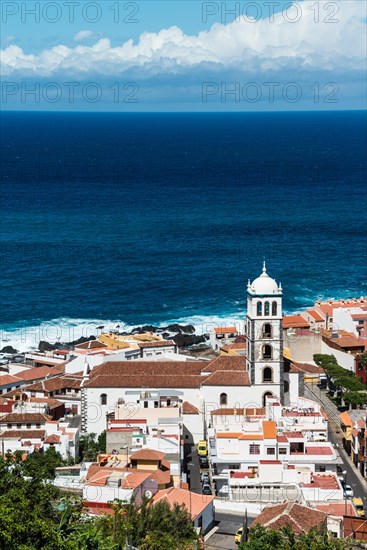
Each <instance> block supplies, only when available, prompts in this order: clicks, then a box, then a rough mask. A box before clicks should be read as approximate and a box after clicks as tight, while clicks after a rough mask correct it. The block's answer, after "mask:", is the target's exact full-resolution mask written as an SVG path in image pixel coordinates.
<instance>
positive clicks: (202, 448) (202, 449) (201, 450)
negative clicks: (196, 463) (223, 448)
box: [198, 441, 208, 456]
mask: <svg viewBox="0 0 367 550" xmlns="http://www.w3.org/2000/svg"><path fill="white" fill-rule="evenodd" d="M207 454H208V447H207V445H206V441H199V443H198V455H199V456H206V455H207Z"/></svg>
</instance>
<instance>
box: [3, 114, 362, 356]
mask: <svg viewBox="0 0 367 550" xmlns="http://www.w3.org/2000/svg"><path fill="white" fill-rule="evenodd" d="M366 145H367V143H366V113H365V112H337V113H320V112H318V113H287V114H286V113H256V114H248V113H241V114H235V113H231V114H113V113H107V114H105V113H104V114H93V113H80V114H78V113H77V114H75V113H70V114H69V113H55V114H51V113H20V112H19V113H11V112H8V113H3V114H2V115H1V158H2V168H1V202H0V209H1V289H0V292H1V296H0V297H1V326H2V340H3V342H4V341H9V342H15V344H16V345H15V347H17V348H18V349H21V348H22V347H26V346H29V344H30V342H31V341H32V342H33V344H35V343H36V342H37V340H38V339H47V338H49V339H52V338H61V339H62V340H67V339H68V338H69V337H70V339H72V336H79V335H80V334H79V333H78V331H79V332H80V331H81V330H82V331H84V334H85V333H86V332H88V333H95V331H94V328H95V327H96V326H97V325H99V324H101V323H102V324H106V323H107V324H108V323H111V324H114V323H119V324H120V326H121V327H130V326H136V325H142V324H147V323H150V324H161V325H164V324H166V323H169V322H172V321H178V322H183V323H194V324H195V325H196V326H197V328H198V332H200V331H203V330H204V331H205V330H207V329H208V327H210V326H211V324H215V323H220V322H227V321H229V320H230V321H233V322H240V320H241V319H243V317H244V314H245V305H246V285H247V280H248V278H250V279H253V278H255V277H257V276H258V275H259V274H260V273H261V268H262V262H263V259H264V258H265V259H266V264H267V269H268V273H269V275H270V276H272V277H274V278H275V279H276V280H277V281H278V282H279V281H280V282H281V283H282V286H283V293H284V301H283V307H284V311H286V312H290V311H299V310H301V309H304V308H306V307H308V306H310V305H312V303H313V301H314V300H316V299H317V298H329V297H347V296H352V297H353V296H361V295H366V294H367V286H366V280H367V277H366V267H367V260H366V234H367V233H366V226H367V208H366V202H367V191H366V181H367V178H366V176H367V173H366V157H365V151H366V149H367V148H366ZM40 327H42V330H40ZM60 327H62V328H60ZM60 330H62V331H63V332H62V334H60ZM22 331H23V332H22ZM45 331H46V332H45ZM52 331H54V332H53V333H52ZM58 331H59V332H58ZM68 331H69V332H68ZM70 331H71V333H70ZM21 332H22V334H23V335H22V336H20V334H21ZM51 333H52V334H51ZM56 333H57V335H56ZM0 344H1V342H0ZM4 345H5V344H4Z"/></svg>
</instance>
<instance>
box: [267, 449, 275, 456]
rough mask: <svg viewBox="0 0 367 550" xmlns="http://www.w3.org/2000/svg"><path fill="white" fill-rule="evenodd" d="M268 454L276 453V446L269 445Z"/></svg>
mask: <svg viewBox="0 0 367 550" xmlns="http://www.w3.org/2000/svg"><path fill="white" fill-rule="evenodd" d="M266 454H267V455H275V448H274V447H268V448H267V449H266Z"/></svg>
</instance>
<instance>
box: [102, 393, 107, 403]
mask: <svg viewBox="0 0 367 550" xmlns="http://www.w3.org/2000/svg"><path fill="white" fill-rule="evenodd" d="M101 405H107V394H106V393H101Z"/></svg>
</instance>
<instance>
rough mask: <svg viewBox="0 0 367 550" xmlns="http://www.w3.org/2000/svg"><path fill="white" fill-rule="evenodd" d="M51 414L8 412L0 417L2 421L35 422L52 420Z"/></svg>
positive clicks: (0, 421)
mask: <svg viewBox="0 0 367 550" xmlns="http://www.w3.org/2000/svg"><path fill="white" fill-rule="evenodd" d="M51 418H52V417H51V416H50V415H48V414H43V413H32V412H30V413H8V414H5V415H4V416H2V417H1V418H0V423H7V424H9V423H11V422H13V423H19V424H27V423H32V422H33V423H35V422H48V421H49V420H51Z"/></svg>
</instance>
